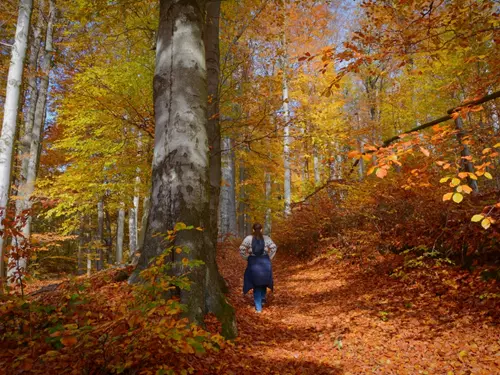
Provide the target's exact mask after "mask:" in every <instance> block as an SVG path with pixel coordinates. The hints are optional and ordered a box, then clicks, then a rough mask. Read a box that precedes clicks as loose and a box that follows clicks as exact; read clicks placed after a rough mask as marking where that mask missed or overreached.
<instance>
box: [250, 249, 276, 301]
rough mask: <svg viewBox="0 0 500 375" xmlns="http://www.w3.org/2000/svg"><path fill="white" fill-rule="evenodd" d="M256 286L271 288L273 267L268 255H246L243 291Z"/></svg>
mask: <svg viewBox="0 0 500 375" xmlns="http://www.w3.org/2000/svg"><path fill="white" fill-rule="evenodd" d="M257 286H265V287H268V288H269V289H271V290H273V287H274V285H273V268H272V265H271V259H269V255H267V254H265V255H261V256H250V257H248V264H247V269H246V270H245V277H244V279H243V293H244V294H246V293H248V291H249V290H250V289H253V288H255V287H257Z"/></svg>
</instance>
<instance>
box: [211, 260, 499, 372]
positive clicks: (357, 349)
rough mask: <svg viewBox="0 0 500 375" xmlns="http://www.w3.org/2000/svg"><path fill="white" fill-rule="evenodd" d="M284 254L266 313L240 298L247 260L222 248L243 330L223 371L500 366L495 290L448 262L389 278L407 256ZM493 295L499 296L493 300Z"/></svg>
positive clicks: (475, 369) (420, 369)
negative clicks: (301, 259) (301, 257)
mask: <svg viewBox="0 0 500 375" xmlns="http://www.w3.org/2000/svg"><path fill="white" fill-rule="evenodd" d="M391 257H392V258H390V259H389V260H388V257H387V256H385V257H380V258H375V259H372V260H369V261H368V260H365V261H362V262H360V261H358V260H356V261H353V260H349V259H347V260H345V259H344V260H341V259H338V258H335V259H334V258H325V257H320V258H317V259H315V260H312V261H310V262H308V263H307V262H305V263H297V260H295V259H287V257H286V255H285V254H278V255H277V256H276V260H275V262H274V264H273V267H274V268H273V271H274V274H275V285H276V288H275V293H274V294H271V295H270V298H269V300H270V304H269V306H268V307H266V308H265V310H264V312H263V313H262V314H256V313H255V312H254V308H253V305H252V298H251V296H243V295H242V293H241V288H242V275H243V271H244V268H245V262H244V261H243V260H242V259H240V258H239V256H238V254H236V252H235V251H225V252H224V253H223V256H222V257H221V259H220V262H219V263H220V269H221V271H222V273H223V274H224V276H225V277H226V279H227V280H228V282H229V286H230V289H231V293H230V300H231V302H232V303H233V304H234V305H235V307H236V308H237V319H238V326H239V331H240V337H239V339H238V342H237V345H236V346H235V347H234V348H230V349H227V350H226V351H225V353H224V354H223V355H224V356H227V358H228V360H227V361H226V360H224V361H221V363H220V366H221V367H220V369H219V372H220V373H230V374H231V373H232V374H243V373H244V374H254V373H266V374H267V373H269V374H316V375H318V374H345V375H347V374H401V375H402V374H484V375H486V374H488V375H489V374H495V373H500V352H499V349H500V342H499V337H500V335H499V333H500V329H499V327H498V323H499V319H498V318H499V312H500V311H499V309H498V308H499V305H498V297H499V295H498V289H496V285H495V284H494V281H490V282H489V283H485V282H484V281H482V280H481V278H480V276H479V274H478V273H477V272H476V273H473V274H470V273H468V272H465V271H460V270H455V269H451V268H440V267H439V268H438V267H436V268H424V269H421V270H414V271H413V272H410V273H408V274H405V277H404V279H403V280H401V278H398V279H396V278H393V277H390V275H389V274H390V273H391V272H392V270H393V269H395V268H396V267H398V266H399V265H400V262H401V259H399V258H397V257H395V256H391ZM494 293H496V297H494Z"/></svg>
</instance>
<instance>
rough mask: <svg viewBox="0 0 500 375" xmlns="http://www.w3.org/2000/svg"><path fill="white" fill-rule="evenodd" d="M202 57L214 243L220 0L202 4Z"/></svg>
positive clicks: (218, 179) (218, 175) (218, 174)
mask: <svg viewBox="0 0 500 375" xmlns="http://www.w3.org/2000/svg"><path fill="white" fill-rule="evenodd" d="M206 7H207V8H206V20H205V58H206V64H207V82H208V121H207V136H208V146H209V150H210V154H209V156H210V159H209V165H210V172H209V175H210V224H211V232H212V241H213V242H214V246H217V237H218V225H217V223H218V219H219V195H220V185H221V136H220V123H219V118H220V116H219V70H220V66H219V63H220V51H219V18H220V1H210V2H207V5H206Z"/></svg>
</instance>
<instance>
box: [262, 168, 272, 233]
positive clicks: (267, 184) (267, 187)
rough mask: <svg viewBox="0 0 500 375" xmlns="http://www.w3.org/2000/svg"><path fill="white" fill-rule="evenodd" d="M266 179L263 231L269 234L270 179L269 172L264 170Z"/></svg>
mask: <svg viewBox="0 0 500 375" xmlns="http://www.w3.org/2000/svg"><path fill="white" fill-rule="evenodd" d="M265 181H266V190H265V195H266V218H265V221H264V232H265V233H266V234H267V235H271V213H272V211H271V192H272V191H271V189H272V181H271V173H269V172H266V176H265Z"/></svg>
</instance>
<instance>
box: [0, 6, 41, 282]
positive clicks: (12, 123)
mask: <svg viewBox="0 0 500 375" xmlns="http://www.w3.org/2000/svg"><path fill="white" fill-rule="evenodd" d="M32 9H33V0H20V1H19V15H18V18H17V26H16V36H15V41H14V45H13V46H12V49H11V58H10V65H9V73H8V76H7V90H6V94H5V103H4V116H3V122H2V133H1V135H0V230H3V225H2V221H3V219H4V218H5V216H6V215H7V206H8V202H9V190H10V181H11V169H12V154H13V151H14V138H15V136H16V131H17V115H18V108H19V94H20V90H21V84H22V82H23V68H24V59H25V57H26V49H27V46H28V33H29V26H30V19H31V12H32ZM3 258H4V257H3V237H1V236H0V277H3V276H4V273H5V271H4V270H5V267H4V264H3Z"/></svg>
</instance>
